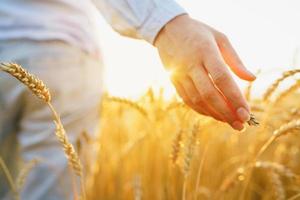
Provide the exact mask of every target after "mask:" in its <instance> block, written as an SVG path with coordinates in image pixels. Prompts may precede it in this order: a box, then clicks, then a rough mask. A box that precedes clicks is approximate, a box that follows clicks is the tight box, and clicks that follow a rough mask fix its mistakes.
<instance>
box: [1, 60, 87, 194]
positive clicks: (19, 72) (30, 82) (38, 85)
mask: <svg viewBox="0 0 300 200" xmlns="http://www.w3.org/2000/svg"><path fill="white" fill-rule="evenodd" d="M0 69H1V70H3V71H4V72H7V73H9V74H10V75H12V76H13V77H15V78H17V79H18V80H19V81H20V82H22V83H23V84H24V85H26V86H27V87H28V88H29V89H30V90H31V91H32V92H33V93H34V94H35V95H36V96H37V97H38V98H40V99H41V100H43V101H44V102H45V103H46V104H47V105H48V106H49V108H50V110H51V112H52V114H53V118H54V123H55V125H56V131H55V134H56V136H57V138H58V139H59V141H60V143H61V145H62V147H63V149H64V152H65V155H66V156H67V158H68V161H69V163H70V165H71V166H72V168H73V170H74V172H75V173H76V175H78V176H79V177H80V179H81V181H82V168H81V162H80V160H79V156H78V155H77V153H76V151H75V150H74V147H73V145H72V144H71V143H70V142H69V140H68V138H67V135H66V133H65V130H64V128H63V125H62V123H61V120H60V117H59V116H58V114H57V112H56V110H55V109H54V107H53V105H52V104H51V94H50V91H49V89H48V88H47V87H46V85H45V84H44V83H43V81H41V80H40V79H38V78H37V77H36V76H34V75H33V74H31V73H29V72H28V71H26V70H25V69H24V68H22V66H20V65H18V64H15V63H0ZM80 185H81V187H82V189H81V190H82V191H81V192H82V195H83V196H84V197H83V198H84V199H85V191H84V189H83V188H84V185H83V182H81V184H80Z"/></svg>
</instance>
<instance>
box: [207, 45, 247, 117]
mask: <svg viewBox="0 0 300 200" xmlns="http://www.w3.org/2000/svg"><path fill="white" fill-rule="evenodd" d="M204 66H205V68H206V70H207V72H208V73H209V74H210V76H211V79H212V81H213V83H214V84H215V86H216V87H217V88H218V89H219V90H220V91H221V93H222V95H224V97H225V99H226V100H227V102H228V105H229V106H231V107H232V109H233V111H234V112H235V114H236V116H237V117H238V118H239V119H240V120H241V121H242V122H246V121H248V120H249V119H250V114H249V112H250V109H249V106H248V104H247V102H246V100H245V98H244V96H243V95H242V93H241V91H240V89H239V88H238V86H237V84H236V83H235V82H234V80H233V78H232V77H231V75H230V73H229V70H228V68H227V66H226V64H225V62H224V60H223V58H222V56H221V53H220V51H219V49H218V46H217V44H216V43H211V45H210V46H209V47H207V48H206V52H205V55H204Z"/></svg>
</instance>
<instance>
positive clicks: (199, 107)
mask: <svg viewBox="0 0 300 200" xmlns="http://www.w3.org/2000/svg"><path fill="white" fill-rule="evenodd" d="M172 82H173V84H174V85H175V88H176V90H177V93H178V94H179V95H180V96H181V98H182V99H183V101H184V102H185V103H186V104H187V105H188V106H189V107H191V108H192V109H193V110H195V111H196V112H198V113H200V114H203V115H206V116H210V117H213V118H214V119H216V120H219V121H224V120H223V119H222V118H221V117H220V116H218V115H216V114H215V113H214V112H212V111H211V110H210V109H209V108H208V106H207V105H205V103H204V102H203V101H202V100H201V97H200V95H199V93H198V92H197V89H196V88H195V86H194V85H193V83H192V81H191V80H190V79H189V78H188V77H186V78H183V79H182V78H180V80H179V78H177V77H176V78H172Z"/></svg>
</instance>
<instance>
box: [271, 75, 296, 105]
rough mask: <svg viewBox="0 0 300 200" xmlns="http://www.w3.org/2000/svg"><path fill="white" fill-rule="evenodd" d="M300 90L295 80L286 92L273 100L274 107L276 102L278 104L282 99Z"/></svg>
mask: <svg viewBox="0 0 300 200" xmlns="http://www.w3.org/2000/svg"><path fill="white" fill-rule="evenodd" d="M299 88H300V80H297V81H296V83H294V84H293V85H292V86H291V87H289V88H288V89H287V90H285V91H284V92H282V93H281V94H279V96H278V97H277V98H276V99H275V101H274V105H275V104H276V103H278V102H280V101H281V100H282V99H283V98H285V97H286V96H288V95H289V94H291V93H293V92H295V91H296V90H298V89H299Z"/></svg>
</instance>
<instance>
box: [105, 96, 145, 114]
mask: <svg viewBox="0 0 300 200" xmlns="http://www.w3.org/2000/svg"><path fill="white" fill-rule="evenodd" d="M106 100H107V101H111V102H117V103H121V104H125V105H128V106H130V107H132V108H134V109H136V110H137V111H139V112H140V113H141V114H142V115H143V116H145V117H146V118H147V117H148V113H147V111H146V109H145V108H143V107H142V106H140V105H138V103H136V102H133V101H131V100H129V99H125V98H120V97H107V98H106Z"/></svg>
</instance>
